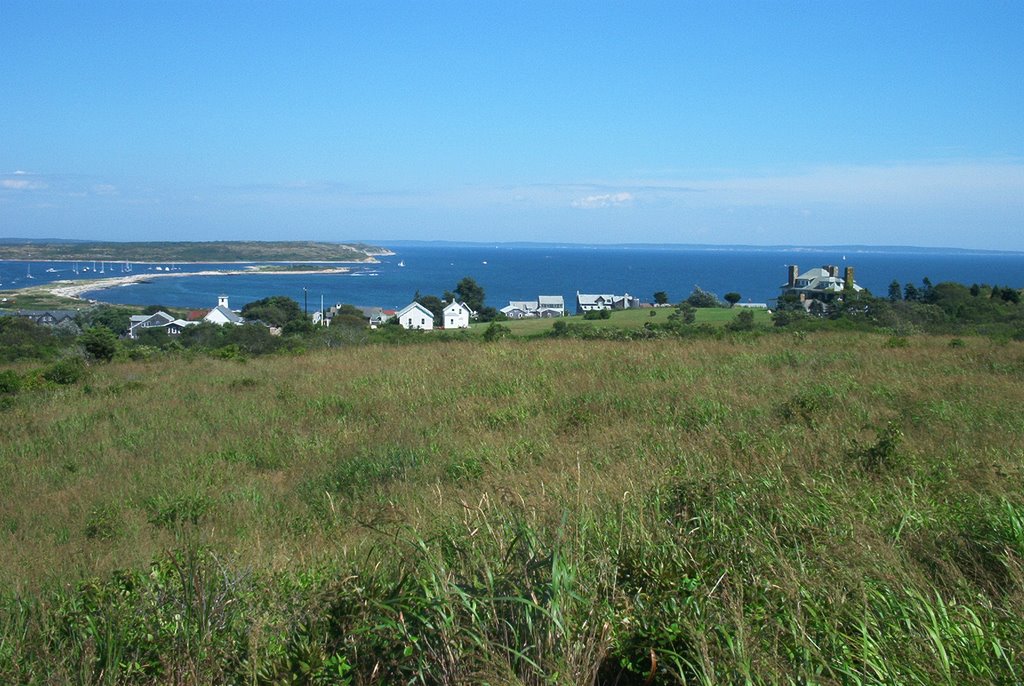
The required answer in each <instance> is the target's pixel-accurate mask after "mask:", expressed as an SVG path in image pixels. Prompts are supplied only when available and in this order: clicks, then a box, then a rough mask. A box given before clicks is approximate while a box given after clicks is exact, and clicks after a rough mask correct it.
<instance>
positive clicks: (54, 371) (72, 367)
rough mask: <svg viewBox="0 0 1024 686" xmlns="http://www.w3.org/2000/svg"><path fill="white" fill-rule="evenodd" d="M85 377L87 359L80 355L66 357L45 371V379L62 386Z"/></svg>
mask: <svg viewBox="0 0 1024 686" xmlns="http://www.w3.org/2000/svg"><path fill="white" fill-rule="evenodd" d="M83 377H85V360H83V359H82V358H80V357H66V358H64V359H63V360H61V361H60V362H57V363H55V364H53V365H51V366H50V367H49V368H47V369H46V371H44V372H43V378H44V379H46V380H47V381H52V382H53V383H55V384H60V385H62V386H68V385H71V384H74V383H78V382H79V381H81V380H82V378H83Z"/></svg>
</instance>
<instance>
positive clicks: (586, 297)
mask: <svg viewBox="0 0 1024 686" xmlns="http://www.w3.org/2000/svg"><path fill="white" fill-rule="evenodd" d="M614 299H615V296H614V295H609V294H608V293H580V292H579V291H577V292H576V302H578V303H579V304H580V305H598V304H601V303H610V302H612V301H613V300H614Z"/></svg>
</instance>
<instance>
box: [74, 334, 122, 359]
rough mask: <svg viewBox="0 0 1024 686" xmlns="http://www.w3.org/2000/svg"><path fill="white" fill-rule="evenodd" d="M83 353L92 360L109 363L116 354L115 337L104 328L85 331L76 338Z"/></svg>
mask: <svg viewBox="0 0 1024 686" xmlns="http://www.w3.org/2000/svg"><path fill="white" fill-rule="evenodd" d="M78 342H79V343H81V344H82V347H83V348H85V352H86V353H88V355H89V357H91V358H92V359H94V360H102V361H104V362H110V361H111V360H112V359H114V355H115V354H116V353H117V336H115V335H114V333H113V332H112V331H111V330H110V329H108V328H107V327H105V326H94V327H92V328H89V329H86V331H85V333H83V334H82V335H81V336H79V338H78Z"/></svg>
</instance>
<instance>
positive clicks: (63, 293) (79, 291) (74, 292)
mask: <svg viewBox="0 0 1024 686" xmlns="http://www.w3.org/2000/svg"><path fill="white" fill-rule="evenodd" d="M182 264H185V263H182ZM189 264H203V263H202V262H192V263H189ZM219 264H223V263H219ZM349 271H351V270H350V269H349V268H348V267H335V268H333V269H315V270H313V269H311V270H302V271H278V270H272V269H231V270H218V269H211V270H209V271H200V272H177V273H171V274H163V273H162V274H150V273H146V274H132V275H130V276H115V277H111V278H106V279H97V280H95V281H88V282H69V281H54V282H53V283H49V284H45V285H40V286H30V287H29V288H36V289H39V290H41V291H46V292H48V293H50V294H51V295H55V296H58V297H62V298H71V299H73V300H82V301H88V300H89V299H88V298H84V297H82V295H83V294H84V293H90V292H92V291H104V290H108V289H110V288H118V287H120V286H130V285H132V284H137V283H144V282H146V281H149V280H151V279H166V278H174V277H183V276H241V275H257V274H267V275H275V276H280V275H282V274H286V275H290V274H295V275H297V276H301V275H304V274H346V273H348V272H349ZM16 290H22V289H16Z"/></svg>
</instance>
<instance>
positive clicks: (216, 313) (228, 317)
mask: <svg viewBox="0 0 1024 686" xmlns="http://www.w3.org/2000/svg"><path fill="white" fill-rule="evenodd" d="M203 321H204V322H210V323H211V324H216V325H218V326H224V325H225V324H235V325H236V326H240V325H242V324H245V320H244V319H242V318H241V317H240V316H239V315H238V313H237V312H233V311H232V310H231V308H229V307H228V296H226V295H222V296H219V297H218V298H217V307H215V308H213V309H212V310H210V311H209V312H207V313H206V316H205V317H203Z"/></svg>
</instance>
